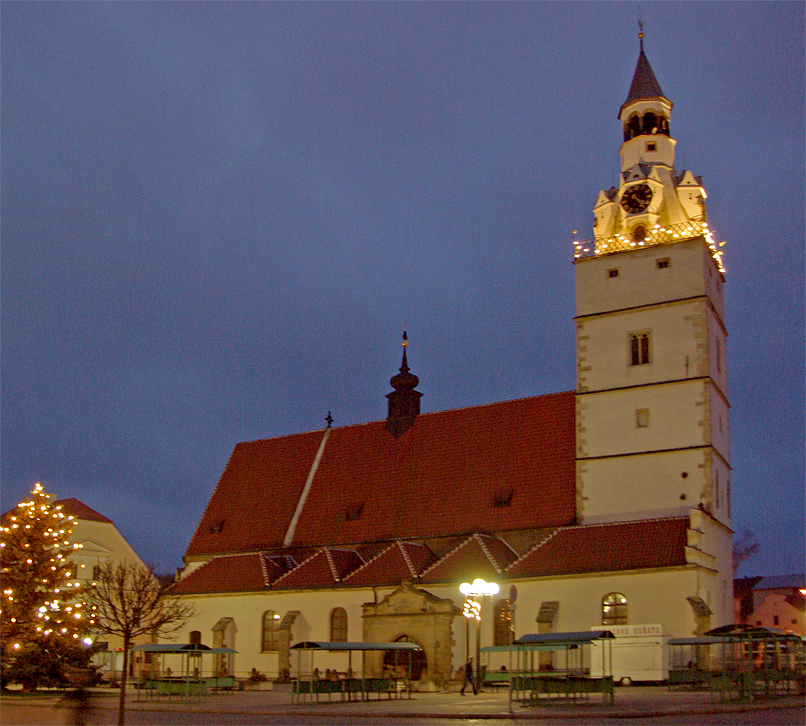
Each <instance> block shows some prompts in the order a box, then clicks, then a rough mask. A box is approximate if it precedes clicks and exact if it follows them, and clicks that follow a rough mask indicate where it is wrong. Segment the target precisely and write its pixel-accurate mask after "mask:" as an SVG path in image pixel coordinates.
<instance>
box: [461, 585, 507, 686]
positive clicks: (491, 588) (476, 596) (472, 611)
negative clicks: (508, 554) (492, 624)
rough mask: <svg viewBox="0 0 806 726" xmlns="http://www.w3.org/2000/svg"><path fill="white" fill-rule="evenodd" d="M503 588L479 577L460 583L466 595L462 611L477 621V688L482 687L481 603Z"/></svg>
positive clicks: (470, 618) (467, 616)
mask: <svg viewBox="0 0 806 726" xmlns="http://www.w3.org/2000/svg"><path fill="white" fill-rule="evenodd" d="M500 590H501V588H500V587H498V585H497V584H496V583H494V582H485V581H484V580H482V579H481V578H480V577H477V578H476V579H475V580H473V582H472V583H470V582H463V583H462V584H461V585H459V592H461V593H462V595H464V596H465V606H464V610H463V612H462V615H464V616H465V617H466V618H467V619H468V623H469V622H470V620H473V619H475V621H476V690H480V689H481V603H482V598H483V597H484V596H485V595H489V596H490V598H492V596H493V595H497V594H498V593H499V592H500Z"/></svg>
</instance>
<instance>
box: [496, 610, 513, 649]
mask: <svg viewBox="0 0 806 726" xmlns="http://www.w3.org/2000/svg"><path fill="white" fill-rule="evenodd" d="M512 635H513V633H512V603H511V602H510V600H509V599H504V600H499V601H498V602H497V603H495V606H494V608H493V645H511V644H512V640H513V638H512Z"/></svg>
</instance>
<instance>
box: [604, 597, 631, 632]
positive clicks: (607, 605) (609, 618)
mask: <svg viewBox="0 0 806 726" xmlns="http://www.w3.org/2000/svg"><path fill="white" fill-rule="evenodd" d="M626 624H627V598H626V597H624V595H622V594H621V593H620V592H611V593H610V594H608V595H605V596H604V597H603V598H602V625H626Z"/></svg>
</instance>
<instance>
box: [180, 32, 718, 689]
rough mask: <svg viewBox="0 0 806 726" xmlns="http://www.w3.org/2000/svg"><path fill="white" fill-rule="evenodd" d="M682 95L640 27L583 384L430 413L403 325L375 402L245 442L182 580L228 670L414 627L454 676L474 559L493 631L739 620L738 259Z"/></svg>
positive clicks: (600, 228)
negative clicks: (486, 584) (363, 409)
mask: <svg viewBox="0 0 806 726" xmlns="http://www.w3.org/2000/svg"><path fill="white" fill-rule="evenodd" d="M642 44H643V40H642ZM671 110H672V103H671V101H670V100H668V99H667V98H666V97H665V96H664V94H663V92H662V91H661V88H660V85H659V84H658V82H657V79H656V78H655V75H654V73H653V71H652V69H651V67H650V65H649V62H648V60H647V58H646V55H645V54H644V51H643V45H642V47H641V52H640V55H639V60H638V64H637V67H636V70H635V75H634V78H633V82H632V85H631V87H630V90H629V93H628V96H627V100H626V101H625V102H624V104H623V106H622V107H621V110H620V113H619V118H620V120H621V126H622V133H623V142H622V144H621V149H620V157H621V176H620V184H619V187H618V188H615V187H614V188H612V189H610V190H607V191H602V192H600V193H599V195H598V198H597V200H596V203H595V206H594V217H595V223H594V225H595V226H594V239H592V240H591V241H589V242H577V243H575V246H576V249H575V258H574V264H575V273H576V302H577V310H576V330H577V388H576V390H575V391H569V392H563V393H556V394H551V395H546V396H539V397H534V398H526V399H520V400H516V401H505V402H501V403H496V404H491V405H487V406H477V407H471V408H464V409H457V410H451V411H441V412H435V413H421V412H420V396H421V394H420V393H419V392H418V391H416V390H415V389H416V386H417V385H418V379H417V377H416V376H415V375H414V374H412V373H411V371H410V369H409V366H408V359H407V349H406V348H405V346H406V345H407V341H405V340H404V352H403V361H402V364H401V367H400V372H399V373H398V374H396V375H395V376H393V377H392V379H391V381H390V383H391V385H392V388H393V391H392V392H391V393H389V394H388V395H387V398H388V409H389V412H388V416H387V419H386V420H385V421H376V422H371V423H367V424H361V425H355V426H345V427H337V428H332V427H331V425H330V421H328V426H327V428H325V429H323V430H318V431H310V432H307V433H301V434H294V435H291V436H285V437H279V438H274V439H265V440H259V441H251V442H244V443H240V444H238V445H237V446H236V447H235V449H234V451H233V453H232V456H231V457H230V460H229V462H228V464H227V467H226V469H225V470H224V472H223V474H222V475H221V479H220V481H219V482H218V485H217V487H216V488H215V491H214V492H213V494H212V496H211V498H210V501H209V503H208V505H207V508H206V510H205V512H204V515H203V516H202V519H201V521H200V522H199V525H198V528H197V529H196V532H195V534H194V536H193V538H192V540H191V542H190V544H189V546H188V548H187V551H186V554H185V566H184V568H183V569H182V570H181V571H180V573H179V578H180V579H179V581H178V583H177V584H176V586H175V589H176V592H177V593H178V594H181V595H183V596H184V597H187V598H188V599H190V600H192V601H193V604H194V606H195V608H196V610H197V612H198V615H197V616H196V617H195V618H194V619H193V621H192V622H190V623H188V631H191V630H192V631H195V632H196V633H199V634H200V637H201V638H202V641H203V642H208V641H210V640H213V641H214V642H212V643H210V644H212V645H216V644H221V642H223V643H224V644H225V645H227V646H228V647H231V648H234V649H235V650H237V651H238V655H237V656H235V659H234V661H232V662H231V663H230V666H229V667H230V669H231V670H232V671H234V673H235V674H236V675H239V676H245V675H247V674H248V673H249V672H250V671H251V669H253V668H254V669H256V670H257V671H260V672H262V673H265V674H266V675H268V676H270V677H277V676H278V675H287V674H289V673H291V674H292V675H293V671H294V669H295V668H296V662H295V661H294V660H293V659H291V658H290V653H289V647H290V645H292V644H293V643H296V642H300V641H328V640H330V641H365V642H393V641H398V640H410V641H413V642H416V643H418V644H419V645H421V646H422V648H423V651H422V659H421V660H420V661H419V662H418V663H417V664H415V665H414V666H413V668H414V673H413V675H414V676H415V677H416V678H421V679H423V680H424V681H429V682H432V683H437V684H440V683H444V682H445V681H447V680H449V679H451V678H452V677H453V676H454V674H455V673H456V671H457V669H458V668H459V667H460V666H461V664H463V663H464V661H465V658H466V655H467V654H468V653H471V654H472V653H473V652H474V650H475V643H474V637H475V629H474V628H468V627H467V621H466V620H465V619H464V618H463V617H462V615H461V613H462V604H463V597H462V596H461V595H460V593H459V584H460V583H461V582H463V581H468V582H470V581H472V580H473V579H475V578H477V577H480V578H483V579H485V580H488V581H495V582H497V583H498V584H499V585H500V595H498V596H496V597H495V598H485V599H484V600H485V601H484V602H482V622H481V630H480V633H481V645H493V644H507V643H509V642H510V640H511V638H512V637H513V635H521V634H525V633H530V632H531V633H533V632H567V631H580V630H589V629H591V628H602V627H603V626H604V627H613V628H621V629H622V630H623V631H624V633H628V631H629V633H630V634H633V635H635V634H645V633H649V632H650V631H651V632H652V633H663V634H665V635H668V636H688V635H694V634H701V633H703V632H705V631H706V630H708V629H710V628H713V627H717V626H720V625H724V624H726V623H729V622H730V621H731V618H732V566H731V565H732V563H731V529H730V465H729V447H728V442H729V424H728V410H729V406H728V393H727V369H726V357H725V340H726V335H727V333H726V328H725V321H724V302H723V286H724V274H723V269H722V264H721V253H720V252H719V250H718V248H717V247H716V245H714V243H713V242H712V238H711V234H710V231H709V228H708V223H707V217H706V209H705V196H706V195H705V191H704V190H703V187H702V184H701V180H700V179H699V177H695V176H693V175H692V174H691V172H689V171H686V170H684V171H677V170H676V169H675V167H674V162H675V154H674V151H675V143H676V142H675V140H674V138H673V137H672V136H671V131H670V118H671ZM648 624H651V625H648ZM642 628H643V630H642ZM217 633H224V635H220V636H217V635H216V634H217ZM216 637H218V638H219V641H220V638H224V641H220V642H215V638H216ZM384 658H385V656H384V654H383V653H382V652H380V653H378V654H377V655H372V656H369V655H368V656H367V657H366V659H365V660H363V661H362V662H361V664H360V665H357V664H355V663H353V664H352V668H353V669H361V668H363V669H364V670H365V671H366V672H367V673H370V674H376V673H378V672H380V671H381V670H382V669H383V668H384V667H385V666H388V665H389V663H388V662H387V661H386V660H384ZM317 665H318V667H319V668H320V669H324V668H334V669H337V670H339V671H344V670H346V669H347V664H346V662H344V661H343V656H342V655H340V654H333V655H331V656H330V657H329V659H328V657H326V656H323V657H322V660H321V661H319V660H318V663H317ZM614 675H615V676H616V677H618V676H619V674H618V673H615V674H614Z"/></svg>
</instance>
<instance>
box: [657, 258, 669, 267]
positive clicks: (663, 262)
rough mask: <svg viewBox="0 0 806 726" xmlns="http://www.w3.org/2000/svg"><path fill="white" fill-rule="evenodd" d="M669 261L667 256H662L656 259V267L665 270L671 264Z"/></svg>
mask: <svg viewBox="0 0 806 726" xmlns="http://www.w3.org/2000/svg"><path fill="white" fill-rule="evenodd" d="M671 264H672V263H671V262H670V260H669V258H668V257H664V258H663V259H661V260H658V269H659V270H665V269H666V268H667V267H669V266H671Z"/></svg>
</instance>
